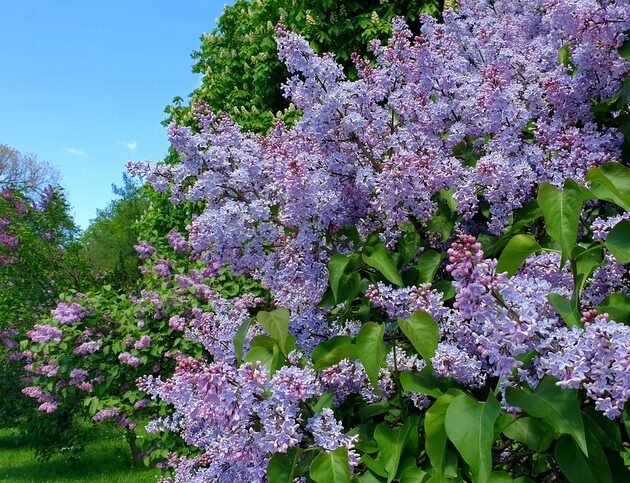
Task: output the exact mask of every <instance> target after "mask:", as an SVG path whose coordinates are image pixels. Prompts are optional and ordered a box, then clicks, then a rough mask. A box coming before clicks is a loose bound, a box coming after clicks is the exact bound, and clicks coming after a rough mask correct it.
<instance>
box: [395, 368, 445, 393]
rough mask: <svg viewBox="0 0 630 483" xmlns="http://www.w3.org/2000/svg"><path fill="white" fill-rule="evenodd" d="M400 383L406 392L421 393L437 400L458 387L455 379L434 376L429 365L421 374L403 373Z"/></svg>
mask: <svg viewBox="0 0 630 483" xmlns="http://www.w3.org/2000/svg"><path fill="white" fill-rule="evenodd" d="M400 383H401V385H402V387H403V389H404V390H405V391H409V392H419V393H422V394H426V395H428V396H431V397H435V398H438V397H440V396H441V395H442V394H444V393H445V392H446V391H448V390H449V389H452V388H455V387H457V383H456V382H455V381H454V380H453V379H446V378H444V377H436V376H434V375H433V368H432V367H431V365H427V366H426V367H424V368H423V369H422V370H421V371H420V372H401V373H400Z"/></svg>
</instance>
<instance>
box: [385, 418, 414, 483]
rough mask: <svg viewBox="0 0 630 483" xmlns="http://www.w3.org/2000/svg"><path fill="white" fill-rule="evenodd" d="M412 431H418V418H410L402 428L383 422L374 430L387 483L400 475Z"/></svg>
mask: <svg viewBox="0 0 630 483" xmlns="http://www.w3.org/2000/svg"><path fill="white" fill-rule="evenodd" d="M412 431H416V432H417V431H418V418H417V417H412V416H409V417H408V418H407V419H405V424H404V425H403V426H402V427H398V428H395V429H394V428H391V427H390V426H389V424H387V423H386V422H383V423H381V424H379V425H378V426H377V427H376V429H375V430H374V439H375V440H376V442H377V443H378V447H379V449H380V455H381V461H382V462H383V466H385V470H386V471H387V475H388V477H387V481H388V482H391V481H392V480H393V479H394V478H395V477H396V473H398V465H399V463H400V457H401V456H402V453H403V450H404V448H405V444H406V442H407V439H408V438H409V437H410V433H411V432H412Z"/></svg>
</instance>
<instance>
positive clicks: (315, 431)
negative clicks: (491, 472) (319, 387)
mask: <svg viewBox="0 0 630 483" xmlns="http://www.w3.org/2000/svg"><path fill="white" fill-rule="evenodd" d="M306 429H307V430H308V431H310V433H311V434H312V435H313V439H314V443H313V446H319V447H320V448H323V449H325V450H326V451H334V450H336V449H337V448H341V447H344V448H347V449H348V461H349V463H350V467H351V468H353V467H355V466H357V465H358V464H359V462H360V457H359V454H358V453H357V452H356V451H355V450H354V445H355V444H356V442H357V441H358V440H359V436H346V435H345V434H344V433H343V425H342V424H341V423H340V422H339V421H337V420H336V419H335V414H334V413H333V410H332V409H330V408H324V409H323V410H322V412H321V413H319V414H316V415H314V416H313V417H311V418H310V419H309V420H308V423H307V424H306Z"/></svg>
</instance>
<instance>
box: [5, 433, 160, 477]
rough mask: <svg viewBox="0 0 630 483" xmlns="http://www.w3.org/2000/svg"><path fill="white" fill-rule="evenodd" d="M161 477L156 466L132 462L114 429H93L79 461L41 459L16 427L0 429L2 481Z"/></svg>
mask: <svg viewBox="0 0 630 483" xmlns="http://www.w3.org/2000/svg"><path fill="white" fill-rule="evenodd" d="M158 476H159V472H158V471H157V470H155V469H148V468H146V467H145V466H144V465H142V464H141V463H140V464H139V465H134V464H133V461H132V458H131V456H130V452H129V448H128V446H127V443H126V442H125V441H124V439H123V438H122V436H120V434H119V433H117V432H116V431H115V430H103V429H101V428H99V429H97V430H95V431H94V432H92V433H91V438H90V440H89V441H87V442H86V445H85V452H84V453H83V454H82V455H81V459H80V460H79V461H78V462H69V461H68V460H67V459H64V458H63V457H61V456H55V457H53V458H51V459H50V461H46V462H41V461H37V460H36V459H35V454H34V452H33V450H31V449H30V448H28V447H27V446H26V444H25V443H24V442H23V441H21V440H20V438H19V437H18V433H17V432H16V431H15V430H11V429H2V428H0V481H3V482H4V481H10V482H12V483H13V482H14V483H57V482H86V483H88V482H89V483H144V482H147V483H148V482H156V481H157V480H158Z"/></svg>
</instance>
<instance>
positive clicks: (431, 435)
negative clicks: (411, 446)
mask: <svg viewBox="0 0 630 483" xmlns="http://www.w3.org/2000/svg"><path fill="white" fill-rule="evenodd" d="M455 397H456V395H455V394H449V393H447V394H443V395H441V396H440V397H438V398H437V400H436V401H435V402H434V403H433V404H432V405H431V407H430V408H429V409H428V410H427V412H426V414H425V416H424V433H425V443H424V449H425V451H426V452H427V455H428V456H429V460H430V461H431V466H432V467H433V476H434V477H435V478H436V479H437V481H440V480H441V479H442V477H443V476H444V466H445V463H446V439H447V437H446V429H445V428H444V419H445V418H446V410H447V409H448V407H449V405H450V404H451V402H453V399H455Z"/></svg>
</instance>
